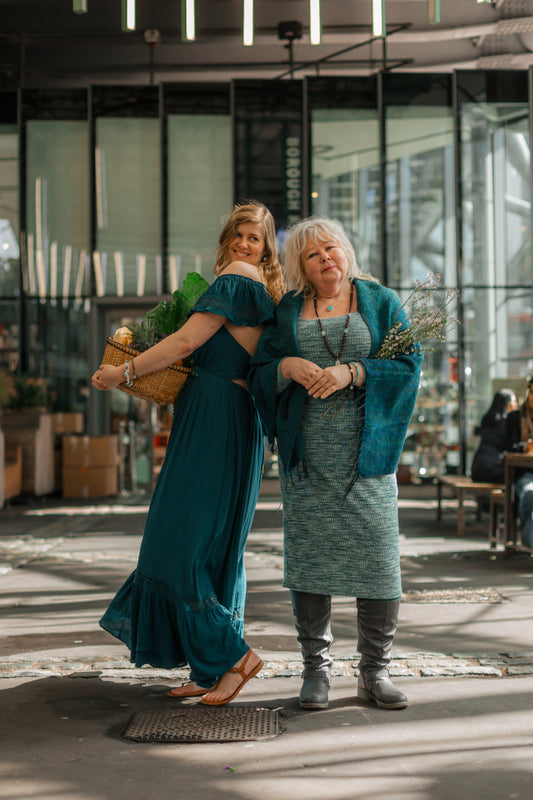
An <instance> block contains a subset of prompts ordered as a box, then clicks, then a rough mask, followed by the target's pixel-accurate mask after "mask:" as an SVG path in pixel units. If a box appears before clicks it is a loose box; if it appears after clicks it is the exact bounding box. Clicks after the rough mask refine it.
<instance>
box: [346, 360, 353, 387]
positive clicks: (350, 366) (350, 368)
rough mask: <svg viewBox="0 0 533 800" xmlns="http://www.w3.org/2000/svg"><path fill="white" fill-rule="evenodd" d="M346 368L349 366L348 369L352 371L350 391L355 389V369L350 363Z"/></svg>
mask: <svg viewBox="0 0 533 800" xmlns="http://www.w3.org/2000/svg"><path fill="white" fill-rule="evenodd" d="M346 366H347V367H348V369H349V370H350V375H351V378H350V386H349V388H350V389H353V382H354V380H355V375H354V371H353V369H352V365H351V364H350V363H349V362H348V364H346Z"/></svg>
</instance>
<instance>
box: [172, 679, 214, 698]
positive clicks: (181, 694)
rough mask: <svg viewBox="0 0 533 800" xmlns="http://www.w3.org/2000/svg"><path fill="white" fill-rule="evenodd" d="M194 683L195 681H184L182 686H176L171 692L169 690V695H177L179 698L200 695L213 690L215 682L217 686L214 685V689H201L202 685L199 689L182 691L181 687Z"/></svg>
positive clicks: (184, 687)
mask: <svg viewBox="0 0 533 800" xmlns="http://www.w3.org/2000/svg"><path fill="white" fill-rule="evenodd" d="M192 683H193V681H187V683H182V684H180V686H176V688H175V689H171V690H170V692H167V697H177V698H178V700H179V699H180V698H181V697H200V695H202V694H206V692H212V691H213V689H214V688H215V686H216V684H215V686H213V687H212V689H201V688H200V687H198V689H194V690H193V691H189V692H180V689H186V688H187V686H191V685H192Z"/></svg>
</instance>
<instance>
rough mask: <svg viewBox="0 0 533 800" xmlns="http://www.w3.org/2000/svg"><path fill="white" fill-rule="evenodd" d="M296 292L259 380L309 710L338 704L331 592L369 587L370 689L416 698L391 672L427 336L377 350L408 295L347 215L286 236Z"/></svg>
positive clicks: (269, 337) (374, 693) (266, 342)
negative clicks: (403, 517) (406, 453)
mask: <svg viewBox="0 0 533 800" xmlns="http://www.w3.org/2000/svg"><path fill="white" fill-rule="evenodd" d="M284 267H285V271H286V274H287V278H288V281H289V284H290V285H291V287H292V289H293V290H292V291H290V292H288V293H287V294H286V295H285V296H284V297H283V299H282V300H281V302H280V303H279V306H278V308H277V309H276V322H275V324H274V325H269V326H268V328H266V329H265V331H264V333H263V335H262V337H261V340H260V342H259V345H258V347H257V351H256V353H255V355H254V358H253V359H252V365H251V369H250V372H249V376H248V383H249V386H250V388H251V391H252V393H253V394H254V396H255V399H256V403H257V407H258V409H259V412H260V414H261V416H262V417H263V421H264V423H265V426H266V428H267V430H268V433H269V436H270V438H271V440H272V441H273V440H274V438H276V440H277V444H278V449H279V456H280V461H281V465H282V468H280V480H281V490H282V495H283V524H284V536H285V579H284V585H285V586H287V587H288V588H289V589H290V590H291V597H292V603H293V609H294V615H295V621H296V630H297V634H298V641H299V643H300V646H301V649H302V655H303V661H304V671H303V678H304V680H303V684H302V688H301V692H300V705H301V706H302V708H310V709H313V708H315V709H316V708H326V707H327V705H328V689H329V685H330V675H331V656H330V652H329V651H330V645H331V642H332V636H331V627H330V618H331V595H334V594H337V595H344V596H348V597H354V598H356V604H357V626H358V633H359V640H358V647H359V651H360V653H361V660H360V662H359V679H358V688H357V694H358V696H360V697H362V698H364V699H366V700H370V701H372V702H374V703H376V704H377V705H379V706H380V707H382V708H403V707H405V706H406V705H407V698H406V697H405V695H404V694H403V692H401V691H400V690H399V689H397V687H395V686H394V685H393V684H392V682H391V680H390V678H389V673H388V669H387V667H388V664H389V661H390V652H391V647H392V642H393V637H394V634H395V630H396V623H397V619H398V612H399V607H400V596H401V592H402V589H401V580H400V558H399V532H398V507H397V485H396V475H395V471H396V466H397V464H398V459H399V456H400V453H401V451H402V447H403V443H404V439H405V434H406V431H407V427H408V425H409V421H410V419H411V414H412V412H413V408H414V405H415V400H416V396H417V390H418V382H419V376H420V367H421V363H422V354H421V352H420V349H419V347H418V346H417V345H415V346H414V347H413V348H411V352H408V353H403V354H401V355H398V356H396V357H395V358H376V357H375V354H376V352H377V351H378V348H379V346H380V344H381V343H382V341H383V339H384V337H385V335H386V334H387V332H388V330H389V329H390V327H391V325H393V324H394V323H396V322H398V321H402V320H405V316H406V315H405V312H404V311H403V310H402V309H401V302H400V300H399V298H398V296H397V295H396V294H395V293H394V292H393V291H392V290H391V289H388V288H386V287H384V286H381V285H380V284H379V283H378V282H377V281H375V280H374V279H372V278H371V276H369V275H363V274H362V273H361V271H360V270H359V268H358V266H357V263H356V260H355V253H354V251H353V248H352V246H351V244H350V242H349V240H348V239H347V237H346V235H345V233H344V231H343V229H342V227H341V226H340V225H339V224H338V223H337V222H335V221H334V220H329V219H322V218H313V217H312V218H310V219H306V220H303V221H302V222H300V223H297V224H296V225H295V226H294V228H293V229H292V230H291V231H290V232H289V236H288V238H287V240H286V243H285V257H284Z"/></svg>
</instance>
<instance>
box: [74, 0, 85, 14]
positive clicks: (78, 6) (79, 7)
mask: <svg viewBox="0 0 533 800" xmlns="http://www.w3.org/2000/svg"><path fill="white" fill-rule="evenodd" d="M72 10H73V11H74V13H75V14H86V13H87V0H72Z"/></svg>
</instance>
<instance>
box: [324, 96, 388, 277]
mask: <svg viewBox="0 0 533 800" xmlns="http://www.w3.org/2000/svg"><path fill="white" fill-rule="evenodd" d="M378 140H379V131H378V120H377V112H376V111H373V110H360V109H316V110H314V111H313V112H312V181H313V182H312V211H313V213H314V214H319V215H321V216H327V217H332V218H334V219H338V220H339V221H340V222H341V223H342V225H343V227H344V229H345V231H346V233H347V234H348V236H349V237H350V240H351V242H352V244H353V246H354V248H355V252H356V255H357V260H358V263H359V264H360V266H361V268H362V269H363V270H364V271H365V272H371V273H372V274H373V275H376V276H381V274H382V269H381V263H380V246H379V202H380V191H379V148H378Z"/></svg>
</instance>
